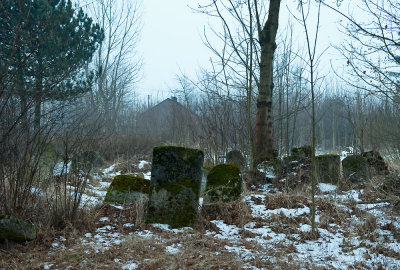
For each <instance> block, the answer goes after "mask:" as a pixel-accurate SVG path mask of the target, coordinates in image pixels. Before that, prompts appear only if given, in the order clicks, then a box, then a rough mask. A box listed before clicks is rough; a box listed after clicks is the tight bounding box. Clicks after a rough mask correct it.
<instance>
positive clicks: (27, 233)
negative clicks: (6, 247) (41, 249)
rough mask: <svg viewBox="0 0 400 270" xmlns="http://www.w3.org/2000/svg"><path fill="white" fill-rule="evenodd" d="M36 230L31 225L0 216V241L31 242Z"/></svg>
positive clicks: (10, 217) (13, 218)
mask: <svg viewBox="0 0 400 270" xmlns="http://www.w3.org/2000/svg"><path fill="white" fill-rule="evenodd" d="M36 230H37V229H36V227H35V226H33V225H32V224H29V223H27V222H25V221H23V220H20V219H17V218H15V217H13V216H6V215H2V214H0V241H13V242H24V241H31V240H33V239H35V238H36Z"/></svg>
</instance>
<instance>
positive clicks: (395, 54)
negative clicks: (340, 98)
mask: <svg viewBox="0 0 400 270" xmlns="http://www.w3.org/2000/svg"><path fill="white" fill-rule="evenodd" d="M324 4H325V5H326V6H328V7H329V8H331V9H332V10H335V11H336V12H337V13H339V14H341V15H342V16H343V17H344V18H345V19H346V21H347V22H348V24H346V25H345V26H344V33H345V34H346V36H348V37H349V38H347V39H346V40H345V41H344V42H343V44H342V46H341V47H338V50H339V52H340V53H341V54H342V55H343V56H344V57H345V61H346V63H347V66H348V69H349V70H350V71H351V76H349V77H346V76H342V75H340V74H339V75H340V76H341V77H342V78H343V79H344V80H345V81H346V82H347V83H348V84H350V85H352V86H353V87H355V88H357V89H359V90H364V91H367V92H368V93H371V94H376V95H377V96H380V97H386V98H388V99H389V100H391V101H392V102H396V103H399V102H400V98H399V97H400V80H399V77H400V73H399V72H398V67H399V65H400V50H399V49H400V37H399V28H400V21H399V17H398V13H399V11H400V3H399V2H398V1H393V0H377V1H376V0H361V1H359V2H357V4H358V9H356V10H357V13H358V14H357V15H352V14H345V13H344V12H342V11H340V10H339V9H338V8H335V7H333V6H330V5H328V4H327V3H324ZM359 14H363V16H360V15H359ZM355 78H357V79H355Z"/></svg>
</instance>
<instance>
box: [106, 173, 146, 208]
mask: <svg viewBox="0 0 400 270" xmlns="http://www.w3.org/2000/svg"><path fill="white" fill-rule="evenodd" d="M149 193H150V181H149V180H146V179H143V178H141V177H137V176H132V175H117V176H115V177H114V179H113V181H112V183H111V185H110V186H109V187H108V190H107V194H106V197H105V199H104V201H106V202H112V203H121V204H122V203H134V202H136V201H139V200H141V199H144V198H148V196H149Z"/></svg>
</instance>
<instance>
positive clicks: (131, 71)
mask: <svg viewBox="0 0 400 270" xmlns="http://www.w3.org/2000/svg"><path fill="white" fill-rule="evenodd" d="M140 8H141V2H140V1H128V0H123V1H117V0H95V1H92V2H91V5H89V6H88V9H89V11H90V12H91V13H92V14H93V17H94V18H95V20H96V21H97V22H98V23H99V24H100V26H101V27H102V28H103V29H104V33H105V39H104V41H103V42H102V43H101V44H100V48H99V49H98V51H97V54H96V55H95V57H94V60H93V68H94V70H95V71H96V79H97V82H96V87H95V89H94V90H93V91H92V96H91V103H92V106H94V107H96V108H98V110H99V111H100V113H101V115H102V118H103V121H104V125H105V126H106V128H107V129H108V131H113V132H114V131H115V129H116V128H117V123H118V117H119V116H120V114H121V111H122V110H123V108H124V106H126V101H127V100H128V98H129V97H130V94H131V91H132V87H133V86H134V84H135V83H136V82H138V80H139V79H140V78H141V59H140V57H138V56H137V52H136V51H135V50H136V46H137V42H138V41H139V33H140V30H141V11H140Z"/></svg>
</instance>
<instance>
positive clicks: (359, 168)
mask: <svg viewBox="0 0 400 270" xmlns="http://www.w3.org/2000/svg"><path fill="white" fill-rule="evenodd" d="M342 167H343V176H344V178H346V179H350V180H351V181H352V182H361V181H364V180H366V179H367V178H368V162H367V159H366V158H365V157H363V156H361V155H351V156H348V157H346V158H345V159H343V161H342Z"/></svg>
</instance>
